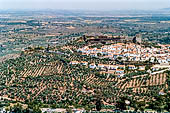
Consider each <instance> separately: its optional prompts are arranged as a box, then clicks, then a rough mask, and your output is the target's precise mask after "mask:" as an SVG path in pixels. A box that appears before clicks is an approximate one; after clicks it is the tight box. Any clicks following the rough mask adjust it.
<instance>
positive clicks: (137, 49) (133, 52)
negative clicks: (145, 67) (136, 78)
mask: <svg viewBox="0 0 170 113" xmlns="http://www.w3.org/2000/svg"><path fill="white" fill-rule="evenodd" d="M158 46H159V48H155V47H144V46H142V45H138V44H134V43H129V44H125V43H117V44H111V45H104V46H102V47H101V48H97V47H95V48H90V47H89V46H85V47H83V48H79V49H78V50H77V51H78V52H81V53H82V55H88V56H92V57H100V58H109V59H112V60H115V59H117V58H121V60H124V61H150V62H153V63H155V62H156V63H160V64H165V63H166V64H167V63H169V62H170V45H158Z"/></svg>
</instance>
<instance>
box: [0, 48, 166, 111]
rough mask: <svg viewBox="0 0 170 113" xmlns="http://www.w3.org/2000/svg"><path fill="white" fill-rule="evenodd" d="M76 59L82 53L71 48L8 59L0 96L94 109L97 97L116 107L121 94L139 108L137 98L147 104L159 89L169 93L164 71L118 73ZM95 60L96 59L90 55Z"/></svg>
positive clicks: (0, 77) (0, 75) (1, 68)
mask: <svg viewBox="0 0 170 113" xmlns="http://www.w3.org/2000/svg"><path fill="white" fill-rule="evenodd" d="M60 49H61V48H60ZM77 59H79V60H80V61H82V60H85V57H83V56H79V55H76V54H71V52H70V53H69V54H68V55H66V54H65V55H64V54H58V53H57V52H44V51H31V52H25V53H24V54H22V55H21V56H20V57H18V58H16V59H11V60H7V61H5V62H3V63H2V64H1V66H0V89H1V90H0V96H1V97H2V98H8V99H9V100H12V101H18V102H22V103H26V104H29V103H30V102H38V103H42V105H43V104H47V105H53V106H55V108H56V107H59V108H60V107H68V106H74V107H76V108H81V107H83V108H86V109H87V110H88V109H95V103H96V101H97V100H98V99H100V100H101V102H102V105H103V106H115V105H116V106H117V107H118V104H119V102H120V101H121V99H122V98H124V100H129V101H130V102H131V104H130V106H131V107H132V108H135V109H140V108H141V106H135V103H136V105H137V103H139V102H143V103H144V105H143V106H145V108H150V106H151V104H154V102H152V101H153V100H155V99H157V98H158V97H159V93H160V92H163V93H165V95H162V96H163V97H161V98H162V99H164V100H165V97H166V96H167V95H168V94H169V92H168V91H169V86H168V84H167V83H168V82H167V80H169V77H168V76H169V75H168V74H167V73H160V74H155V75H151V74H141V75H139V73H135V72H134V73H131V74H127V75H126V76H124V77H117V76H115V75H105V74H100V73H99V72H98V71H97V70H95V69H90V68H89V67H87V66H82V65H71V64H70V61H71V60H77ZM91 60H92V59H91ZM87 61H88V57H87ZM95 61H98V59H93V62H95ZM101 61H102V60H101ZM167 75H168V76H167ZM168 98H169V97H168ZM139 105H140V103H139ZM165 105H166V101H165ZM40 107H42V106H40ZM165 108H166V106H165Z"/></svg>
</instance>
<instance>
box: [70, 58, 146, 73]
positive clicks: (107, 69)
mask: <svg viewBox="0 0 170 113" xmlns="http://www.w3.org/2000/svg"><path fill="white" fill-rule="evenodd" d="M70 64H71V65H83V66H86V67H89V68H91V69H98V70H100V72H101V73H105V74H114V75H119V76H123V75H124V74H125V70H126V69H128V70H136V69H138V70H139V71H144V70H145V66H139V67H136V66H135V65H127V66H125V65H110V64H95V63H90V64H89V63H88V62H86V61H71V62H70Z"/></svg>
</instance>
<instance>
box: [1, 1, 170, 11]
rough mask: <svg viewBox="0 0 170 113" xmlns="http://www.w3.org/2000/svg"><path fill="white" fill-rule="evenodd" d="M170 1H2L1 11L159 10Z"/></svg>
mask: <svg viewBox="0 0 170 113" xmlns="http://www.w3.org/2000/svg"><path fill="white" fill-rule="evenodd" d="M168 7H170V0H81V1H80V0H0V9H36V10H37V9H65V10H77V9H79V10H103V11H106V10H157V9H162V8H168Z"/></svg>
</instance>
